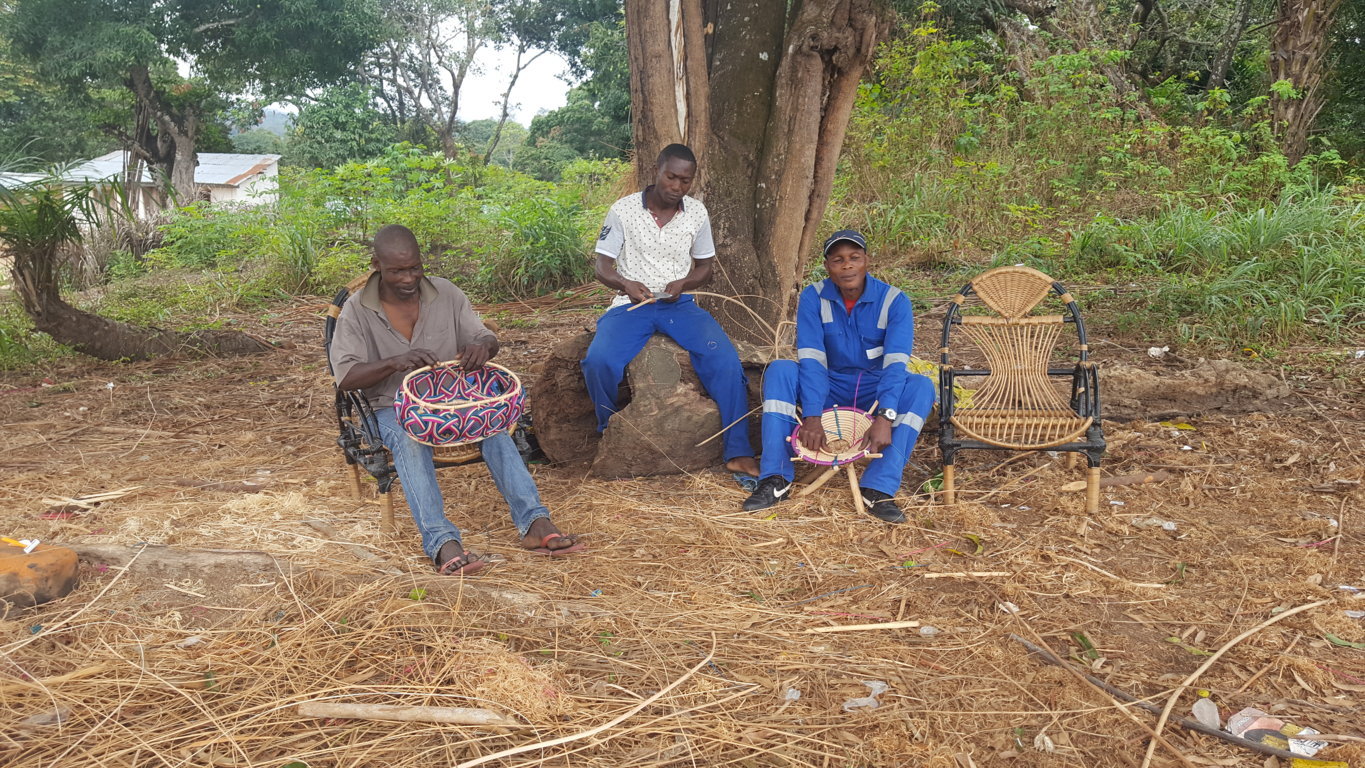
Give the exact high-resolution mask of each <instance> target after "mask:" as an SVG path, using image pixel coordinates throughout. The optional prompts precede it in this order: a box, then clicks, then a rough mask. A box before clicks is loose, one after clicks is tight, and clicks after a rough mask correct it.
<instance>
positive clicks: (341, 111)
mask: <svg viewBox="0 0 1365 768" xmlns="http://www.w3.org/2000/svg"><path fill="white" fill-rule="evenodd" d="M395 138H396V134H395V132H394V129H393V127H392V126H390V125H389V124H388V123H387V122H385V118H384V115H383V114H381V113H380V112H379V110H378V109H376V108H375V106H374V93H373V92H372V91H371V90H370V88H369V87H368V86H365V85H361V84H359V83H347V84H345V85H338V86H334V87H332V88H328V89H326V90H324V91H323V92H322V93H321V95H319V96H318V97H317V99H316V100H314V101H313V102H312V103H311V104H308V105H307V106H305V107H304V108H303V109H301V110H299V115H298V117H297V118H296V119H295V120H294V125H293V127H292V128H291V129H290V135H289V143H288V146H287V149H288V151H287V152H286V154H285V161H286V162H288V163H290V164H293V165H304V166H312V167H315V168H331V167H334V166H337V165H341V164H342V163H348V162H354V161H358V160H370V159H373V158H376V157H379V156H380V155H382V154H383V153H384V151H385V150H387V149H388V147H389V145H390V144H392V143H393V141H394V139H395Z"/></svg>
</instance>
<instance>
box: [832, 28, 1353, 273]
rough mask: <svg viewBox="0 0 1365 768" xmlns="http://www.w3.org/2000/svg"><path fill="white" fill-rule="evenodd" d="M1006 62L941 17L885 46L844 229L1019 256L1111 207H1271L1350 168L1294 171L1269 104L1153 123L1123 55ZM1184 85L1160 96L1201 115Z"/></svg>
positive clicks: (862, 119)
mask: <svg viewBox="0 0 1365 768" xmlns="http://www.w3.org/2000/svg"><path fill="white" fill-rule="evenodd" d="M1000 55H1001V54H1000V53H999V52H998V51H995V50H992V49H989V48H986V47H985V46H983V45H982V44H980V43H979V42H977V41H971V40H960V39H955V38H953V37H951V36H948V35H946V34H945V33H943V31H942V30H941V29H939V28H938V27H937V26H936V25H935V23H934V21H933V17H929V18H928V19H926V20H925V21H923V22H922V23H921V24H920V26H919V27H917V28H916V29H915V30H914V32H913V33H911V34H908V35H905V36H903V37H902V38H900V39H898V40H896V41H893V42H891V43H889V44H887V45H885V46H883V48H882V50H881V51H880V53H879V56H878V59H877V64H876V70H875V73H874V76H873V78H872V79H871V81H870V82H868V83H865V84H864V85H863V86H862V88H861V89H860V93H859V97H858V102H857V106H856V108H855V112H854V115H853V119H852V121H851V124H850V130H849V141H848V147H849V149H848V151H847V163H846V165H845V168H846V169H847V171H848V172H847V175H846V178H845V179H843V180H841V184H840V186H839V188H838V189H837V190H836V197H835V201H834V206H833V207H832V213H833V214H834V215H836V216H838V217H839V220H840V221H841V222H842V223H843V224H851V225H861V226H866V227H867V229H868V232H867V234H868V235H869V237H871V238H872V239H874V240H876V241H878V242H882V243H886V244H887V245H888V246H889V247H891V248H894V249H896V250H897V252H901V253H904V252H908V251H913V250H928V251H940V250H951V249H952V248H953V247H954V246H953V244H954V243H958V242H961V241H965V240H969V239H970V240H971V241H974V242H975V243H977V244H978V245H982V246H985V247H988V248H989V247H991V245H993V244H998V245H1000V246H1002V247H1003V246H1005V245H1007V244H1012V243H1014V244H1017V243H1018V242H1019V240H1020V239H1021V238H1027V237H1031V236H1034V235H1036V234H1040V233H1041V234H1044V235H1046V234H1048V233H1049V230H1051V231H1055V230H1056V229H1058V228H1059V227H1064V226H1065V225H1067V224H1068V223H1069V222H1072V221H1078V220H1086V219H1089V218H1091V217H1093V215H1094V214H1095V212H1097V211H1102V210H1113V209H1118V210H1120V211H1121V212H1124V213H1128V212H1131V211H1132V210H1133V209H1138V210H1143V209H1145V210H1155V209H1157V208H1159V207H1161V206H1163V205H1169V204H1174V203H1176V202H1179V201H1182V200H1185V201H1190V202H1191V203H1196V204H1197V202H1198V201H1201V200H1211V199H1214V198H1219V199H1224V198H1229V197H1233V198H1236V199H1237V200H1239V201H1241V203H1242V204H1244V205H1256V204H1258V203H1263V202H1265V201H1266V200H1268V199H1273V197H1274V195H1276V194H1278V192H1279V190H1280V189H1283V188H1285V187H1287V186H1288V187H1294V186H1302V185H1304V184H1307V183H1310V181H1311V179H1312V177H1313V174H1314V172H1315V171H1316V170H1318V169H1319V168H1321V167H1322V166H1323V164H1324V163H1326V164H1330V163H1332V162H1335V160H1334V159H1333V157H1330V156H1328V155H1319V156H1316V157H1315V158H1313V159H1311V160H1310V161H1309V163H1308V164H1307V165H1303V164H1301V165H1300V166H1299V167H1298V168H1295V169H1290V168H1289V167H1288V164H1287V163H1286V162H1285V159H1284V157H1283V155H1281V154H1280V153H1279V151H1278V150H1277V149H1276V146H1275V142H1274V139H1273V137H1272V136H1271V134H1270V131H1269V127H1268V125H1267V124H1266V122H1265V121H1264V107H1263V104H1262V103H1259V102H1258V103H1254V104H1251V105H1248V106H1247V107H1245V108H1244V109H1243V111H1242V112H1240V113H1238V114H1232V110H1231V106H1230V101H1229V98H1228V94H1227V92H1226V91H1218V90H1215V91H1213V92H1210V93H1208V94H1207V95H1206V96H1205V98H1204V99H1203V100H1202V101H1199V102H1198V104H1197V109H1198V112H1197V113H1196V114H1193V115H1192V117H1193V118H1195V119H1191V120H1189V121H1187V122H1182V121H1181V120H1180V119H1174V120H1172V121H1171V122H1165V121H1161V120H1150V119H1148V120H1144V119H1141V118H1140V117H1139V116H1138V115H1137V114H1136V113H1135V112H1134V111H1133V110H1132V106H1131V103H1130V102H1125V101H1124V99H1122V98H1120V97H1119V96H1118V95H1117V94H1116V93H1115V92H1114V90H1113V88H1112V86H1111V84H1110V82H1109V80H1108V78H1107V77H1106V76H1105V75H1104V74H1103V72H1102V71H1101V68H1102V67H1103V66H1106V65H1109V64H1112V63H1113V62H1114V59H1115V56H1116V55H1117V54H1115V53H1114V52H1112V51H1101V50H1087V51H1082V52H1079V53H1066V52H1063V53H1056V54H1053V55H1051V56H1047V57H1045V58H1043V59H1041V60H1039V61H1035V62H1032V63H1031V64H1030V66H1029V67H1028V68H1027V70H1026V71H1028V72H1029V75H1028V76H1027V77H1024V76H1021V75H1020V74H1019V69H1020V68H1019V67H1015V66H1012V65H1011V63H1010V62H1009V61H1008V60H1006V59H1000V58H999V57H1000ZM1184 88H1185V85H1184V84H1182V83H1180V82H1177V81H1174V80H1169V81H1167V82H1165V83H1163V84H1161V85H1158V86H1156V87H1154V88H1153V89H1152V90H1151V94H1150V95H1151V98H1152V100H1153V102H1154V103H1157V104H1162V103H1165V104H1168V105H1171V107H1172V109H1176V108H1177V107H1178V108H1179V109H1186V101H1185V98H1184V95H1183V90H1184ZM1189 108H1190V109H1196V107H1195V106H1193V105H1191V106H1190V107H1189ZM1175 117H1176V118H1179V115H1176V116H1175ZM1215 118H1216V119H1215ZM1220 120H1222V122H1220ZM1337 160H1339V158H1337ZM1125 209H1127V210H1125Z"/></svg>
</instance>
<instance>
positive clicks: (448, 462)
mask: <svg viewBox="0 0 1365 768" xmlns="http://www.w3.org/2000/svg"><path fill="white" fill-rule="evenodd" d="M369 279H370V274H369V273H367V274H365V275H362V276H360V277H358V278H356V279H355V280H352V281H351V282H350V283H349V284H347V286H346V287H345V288H342V289H341V290H339V291H337V294H336V296H335V297H333V299H332V304H331V306H329V307H327V320H326V323H325V325H324V327H323V334H322V344H323V351H324V353H325V354H326V355H327V372H328V373H329V374H330V373H332V357H331V352H332V337H333V335H334V334H335V333H336V325H337V318H338V317H339V316H340V315H341V306H342V305H343V304H345V303H346V299H347V298H349V297H350V296H351V294H353V293H355V292H356V291H358V290H360V289H361V288H363V287H364V286H365V282H366V281H367V280H369ZM332 389H333V391H334V393H335V404H336V419H337V431H338V435H337V445H338V446H340V447H341V453H342V456H343V457H344V458H345V460H346V467H347V469H349V470H350V474H351V495H352V496H354V497H355V498H356V499H359V498H361V493H360V470H361V469H364V470H365V471H366V472H368V473H369V474H370V476H371V477H373V478H374V479H375V483H376V485H377V486H378V489H379V510H380V511H379V519H380V524H381V525H382V526H383V527H384V529H385V530H387V531H396V530H397V529H398V525H397V523H395V522H394V519H393V499H392V497H390V496H389V492H390V491H391V490H393V482H394V481H395V480H397V479H398V470H397V469H395V468H394V466H393V458H392V456H390V454H389V449H388V448H386V447H385V446H384V441H383V440H382V439H381V438H380V435H379V422H377V421H376V420H375V416H374V408H373V406H371V405H370V401H369V400H368V399H367V398H366V397H365V393H364V392H363V391H361V390H356V389H351V390H343V389H341V388H339V387H337V386H336V385H335V384H334V385H333V386H332ZM432 458H433V461H434V462H435V463H436V467H437V468H438V469H439V468H441V467H453V466H459V465H462V464H472V463H474V462H477V461H483V454H482V453H481V452H480V450H479V444H478V443H467V444H464V445H453V446H449V447H442V448H436V449H434V456H433V457H432Z"/></svg>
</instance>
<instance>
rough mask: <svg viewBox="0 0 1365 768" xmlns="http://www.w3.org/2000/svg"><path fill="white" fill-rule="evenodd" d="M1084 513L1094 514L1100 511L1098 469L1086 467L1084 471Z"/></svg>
mask: <svg viewBox="0 0 1365 768" xmlns="http://www.w3.org/2000/svg"><path fill="white" fill-rule="evenodd" d="M1085 511H1086V512H1087V513H1089V514H1092V515H1093V514H1095V513H1097V512H1099V511H1100V468H1099V467H1087V468H1086V470H1085Z"/></svg>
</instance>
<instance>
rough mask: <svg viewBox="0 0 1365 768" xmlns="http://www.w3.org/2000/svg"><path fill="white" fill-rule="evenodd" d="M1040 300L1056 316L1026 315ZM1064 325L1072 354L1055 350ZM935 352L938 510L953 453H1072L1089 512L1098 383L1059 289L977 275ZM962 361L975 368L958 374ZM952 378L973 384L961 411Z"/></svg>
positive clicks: (1036, 278) (1022, 272) (1094, 485)
mask: <svg viewBox="0 0 1365 768" xmlns="http://www.w3.org/2000/svg"><path fill="white" fill-rule="evenodd" d="M1049 293H1053V294H1056V299H1057V300H1058V302H1059V303H1060V305H1061V308H1062V309H1063V310H1064V314H1040V313H1037V312H1035V308H1037V307H1038V306H1039V304H1040V303H1042V302H1043V301H1044V299H1047V298H1048V297H1049ZM1068 324H1070V325H1072V326H1074V328H1075V331H1076V341H1077V344H1076V347H1075V349H1074V354H1064V353H1063V351H1062V350H1059V348H1058V344H1059V342H1060V341H1061V339H1062V333H1063V330H1064V329H1065V328H1066V326H1067V325H1068ZM1067 336H1068V337H1069V336H1070V334H1069V333H1068V334H1067ZM964 337H965V338H964ZM939 352H940V354H941V357H942V361H941V362H942V370H941V372H940V377H941V382H940V383H941V387H940V390H939V391H940V392H941V393H942V395H941V396H942V403H941V406H940V413H939V420H940V424H941V431H940V432H939V447H940V449H941V450H942V453H943V494H944V501H946V502H947V503H949V504H952V503H954V502H955V501H956V498H955V497H956V488H955V485H954V477H953V471H954V465H955V462H956V458H957V452H958V451H960V450H963V449H968V448H975V449H984V450H1010V451H1043V450H1050V451H1071V452H1076V453H1084V454H1085V456H1086V459H1087V462H1088V469H1087V471H1086V510H1087V511H1088V512H1090V513H1094V512H1096V511H1098V508H1099V477H1100V458H1101V457H1102V456H1103V454H1104V434H1103V432H1102V430H1101V427H1100V391H1099V377H1098V374H1097V372H1096V370H1095V364H1094V363H1093V362H1091V360H1090V354H1089V347H1088V345H1087V343H1086V337H1085V323H1084V322H1083V321H1082V320H1081V312H1080V308H1079V307H1077V306H1076V300H1075V299H1074V298H1073V297H1072V296H1071V294H1070V293H1068V292H1067V290H1066V288H1064V287H1063V286H1062V284H1061V283H1058V282H1056V281H1054V280H1053V279H1052V278H1050V277H1048V276H1047V275H1045V274H1043V273H1042V272H1039V271H1038V270H1036V269H1029V268H1027V267H1019V266H1015V267H999V268H997V269H992V270H990V271H988V272H984V273H982V274H981V275H978V276H977V277H976V279H974V280H972V282H970V283H968V284H967V285H965V286H964V287H963V288H962V290H961V292H959V293H958V294H957V295H956V296H954V297H953V299H952V304H951V306H949V308H948V314H947V316H946V317H945V318H944V321H943V343H942V346H941V348H940V350H939ZM968 359H971V361H972V362H979V363H983V364H984V365H969V364H966V361H967V360H968ZM1061 362H1065V363H1066V364H1065V365H1059V363H1061ZM959 376H972V377H982V378H981V380H980V384H979V386H978V387H977V388H976V389H975V390H974V391H973V392H972V396H971V402H970V404H967V403H965V402H964V403H963V404H962V405H961V406H959V405H958V403H957V400H958V398H957V397H955V396H954V391H953V384H954V383H955V381H956V379H957V377H959ZM1068 380H1069V389H1070V393H1069V399H1068V395H1067V393H1066V389H1067V384H1068Z"/></svg>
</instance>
